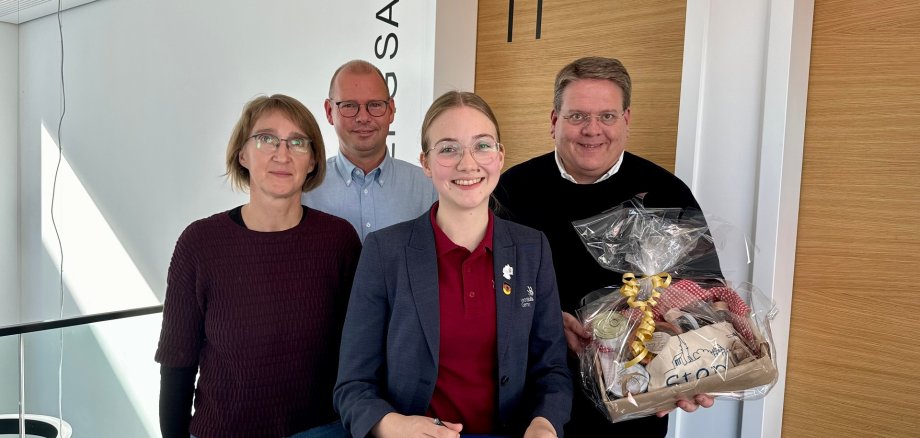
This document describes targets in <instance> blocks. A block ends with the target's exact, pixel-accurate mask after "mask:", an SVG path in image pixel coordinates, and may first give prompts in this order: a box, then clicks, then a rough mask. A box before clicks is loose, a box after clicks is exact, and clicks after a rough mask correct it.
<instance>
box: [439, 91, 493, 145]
mask: <svg viewBox="0 0 920 438" xmlns="http://www.w3.org/2000/svg"><path fill="white" fill-rule="evenodd" d="M463 106H468V107H470V108H473V109H475V110H478V111H479V112H481V113H483V114H484V115H485V116H486V117H488V118H489V120H491V121H492V124H494V125H495V135H497V136H498V137H499V138H496V139H495V141H497V142H501V130H499V129H498V119H496V118H495V113H493V112H492V108H491V107H489V104H488V103H486V101H485V100H484V99H483V98H482V97H479V95H478V94H476V93H470V92H469V91H448V92H446V93H444V94H442V95H441V97H439V98H437V99H435V101H434V102H432V103H431V106H430V107H428V112H427V113H425V119H424V120H423V121H422V152H423V153H428V148H430V147H431V145H430V144H429V141H428V130H429V129H431V124H432V123H434V119H436V118H438V116H440V115H441V114H443V113H444V112H445V111H447V110H449V109H452V108H459V107H463Z"/></svg>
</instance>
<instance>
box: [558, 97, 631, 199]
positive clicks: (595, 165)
mask: <svg viewBox="0 0 920 438" xmlns="http://www.w3.org/2000/svg"><path fill="white" fill-rule="evenodd" d="M574 112H579V113H584V114H588V115H598V114H602V113H616V114H618V115H621V117H619V118H618V119H617V121H616V123H614V124H612V125H610V126H607V125H604V124H603V123H601V122H600V121H598V120H596V119H594V118H592V119H591V120H589V121H588V122H587V123H584V124H582V125H573V124H571V123H569V122H568V121H566V120H565V119H563V118H562V116H568V115H569V114H571V113H574ZM629 118H630V111H629V108H623V90H621V89H620V87H619V86H617V85H616V84H614V83H613V82H612V81H608V80H603V79H579V80H576V81H574V82H572V83H570V84H569V85H568V86H567V87H566V89H565V91H564V92H563V95H562V105H561V107H560V109H559V112H558V113H557V112H556V111H555V110H554V111H553V112H552V114H551V116H550V121H551V122H552V125H553V131H552V134H553V139H555V141H556V151H557V152H558V153H559V158H560V159H561V160H562V164H563V166H564V167H565V170H566V172H568V173H569V174H570V175H572V177H574V178H575V180H576V181H578V183H579V184H590V183H593V182H594V181H596V180H597V179H598V178H599V177H600V176H601V175H603V174H604V173H605V172H607V171H608V170H610V168H611V167H613V165H614V164H616V162H617V160H618V159H619V158H620V154H622V153H623V151H624V150H625V149H626V140H627V139H628V138H629Z"/></svg>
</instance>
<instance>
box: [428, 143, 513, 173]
mask: <svg viewBox="0 0 920 438" xmlns="http://www.w3.org/2000/svg"><path fill="white" fill-rule="evenodd" d="M466 149H469V150H470V155H471V156H472V157H473V160H474V161H476V162H477V163H479V164H480V165H482V166H487V165H489V164H492V162H493V161H495V158H497V157H498V153H499V152H500V151H501V150H502V144H501V143H499V142H497V141H495V140H491V139H480V140H476V142H475V143H473V144H472V145H470V146H463V145H461V144H460V142H457V141H447V140H445V141H441V142H438V143H437V144H435V145H434V147H432V148H431V149H428V152H426V154H428V155H429V156H430V155H432V154H433V155H434V160H435V161H436V162H437V163H438V164H440V165H442V166H448V167H450V166H456V165H457V164H458V163H460V160H461V159H463V151H464V150H466Z"/></svg>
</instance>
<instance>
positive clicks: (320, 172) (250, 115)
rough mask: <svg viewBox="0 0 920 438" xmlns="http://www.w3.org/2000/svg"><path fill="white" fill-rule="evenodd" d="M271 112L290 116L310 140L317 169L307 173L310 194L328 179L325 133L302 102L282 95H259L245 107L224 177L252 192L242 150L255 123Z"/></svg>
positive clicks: (233, 136) (232, 139)
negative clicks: (242, 157)
mask: <svg viewBox="0 0 920 438" xmlns="http://www.w3.org/2000/svg"><path fill="white" fill-rule="evenodd" d="M272 111H279V112H281V113H282V114H284V115H285V116H287V117H288V118H289V119H291V122H293V123H294V124H295V125H297V127H298V128H300V129H301V130H302V131H303V133H304V134H305V135H306V136H307V137H308V138H309V139H310V148H311V149H312V150H313V159H314V160H315V161H316V166H314V167H313V171H312V172H310V173H308V174H307V178H306V179H305V180H304V182H303V188H302V189H301V190H303V191H304V192H309V191H310V190H313V189H315V188H316V187H317V186H319V185H320V183H322V182H323V177H325V176H326V145H325V144H324V143H323V134H322V132H320V130H319V125H318V124H316V119H315V118H313V114H312V113H311V112H310V110H308V109H307V107H305V106H304V105H303V104H302V103H300V101H299V100H297V99H294V98H293V97H290V96H285V95H283V94H273V95H271V96H268V97H266V96H259V97H256V98H255V99H253V100H250V101H249V102H247V103H246V106H244V107H243V113H242V114H241V115H240V119H239V121H237V122H236V126H235V127H234V128H233V133H232V134H230V142H229V143H228V144H227V173H226V174H225V175H227V176H228V177H229V178H230V183H231V184H232V185H233V187H234V188H236V189H239V190H242V191H246V190H248V189H249V169H247V168H245V167H243V165H242V164H240V159H239V155H240V151H241V150H243V146H245V145H246V142H247V141H249V138H250V135H251V134H252V128H253V126H255V124H256V121H257V120H259V118H260V117H262V116H263V115H265V114H268V113H270V112H272Z"/></svg>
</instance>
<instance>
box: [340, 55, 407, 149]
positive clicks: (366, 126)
mask: <svg viewBox="0 0 920 438" xmlns="http://www.w3.org/2000/svg"><path fill="white" fill-rule="evenodd" d="M389 98H390V95H389V92H388V91H387V87H386V84H385V83H384V82H383V80H382V79H381V78H380V76H378V75H377V74H376V73H373V72H368V73H358V72H352V71H342V72H340V73H339V75H338V76H337V77H336V79H335V83H334V84H333V86H332V89H331V93H330V98H329V99H326V103H325V110H326V119H327V120H328V121H329V123H330V124H332V125H333V126H335V133H336V134H337V135H338V137H339V150H341V151H342V153H343V154H344V155H345V157H347V158H348V159H349V160H351V161H352V162H357V161H363V160H366V159H368V158H372V157H373V158H376V157H378V156H379V158H381V159H382V158H383V155H384V154H385V153H386V140H387V134H388V133H389V130H390V124H391V123H393V117H394V114H395V113H396V104H395V103H394V101H393V100H389V102H388V104H387V111H386V112H385V113H384V114H383V115H381V116H372V115H370V114H369V113H368V112H367V108H366V106H365V105H366V104H367V102H368V101H374V100H376V101H386V100H388V99H389ZM345 101H351V102H355V103H357V104H359V105H361V107H360V108H359V110H358V114H357V115H355V116H354V117H344V116H342V114H341V113H340V112H339V109H338V108H336V105H335V103H336V102H345Z"/></svg>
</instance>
